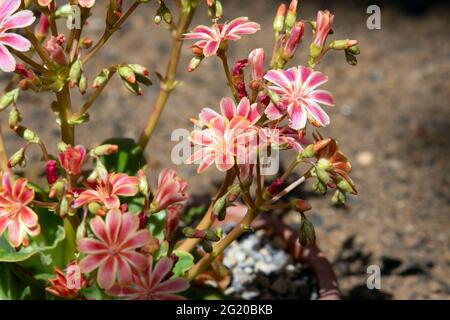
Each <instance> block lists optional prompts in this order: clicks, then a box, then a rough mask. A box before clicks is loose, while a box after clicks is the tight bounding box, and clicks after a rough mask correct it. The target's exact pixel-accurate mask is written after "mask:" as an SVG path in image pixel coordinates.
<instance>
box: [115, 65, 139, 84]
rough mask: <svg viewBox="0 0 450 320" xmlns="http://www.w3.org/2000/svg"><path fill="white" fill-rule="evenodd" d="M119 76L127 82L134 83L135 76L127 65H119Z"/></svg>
mask: <svg viewBox="0 0 450 320" xmlns="http://www.w3.org/2000/svg"><path fill="white" fill-rule="evenodd" d="M118 72H119V75H120V77H121V78H122V79H123V80H125V81H127V82H128V83H136V76H135V75H134V72H133V69H131V68H130V67H128V66H121V67H119V69H118Z"/></svg>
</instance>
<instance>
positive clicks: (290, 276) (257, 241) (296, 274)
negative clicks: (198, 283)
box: [223, 232, 312, 300]
mask: <svg viewBox="0 0 450 320" xmlns="http://www.w3.org/2000/svg"><path fill="white" fill-rule="evenodd" d="M280 247H281V246H278V245H275V244H273V243H272V239H269V238H268V237H267V236H266V235H265V234H264V233H263V232H256V233H253V234H249V235H247V236H246V237H244V238H243V239H241V240H239V241H237V242H233V243H232V244H231V245H230V246H229V247H228V248H227V249H226V250H225V253H224V260H223V262H224V264H225V266H227V267H228V268H230V270H231V272H232V281H231V286H230V288H231V289H230V288H228V289H227V290H225V292H224V293H225V294H226V295H228V296H232V297H234V298H242V299H247V300H248V299H260V298H262V297H263V296H264V297H266V299H267V298H269V299H275V298H287V299H298V298H299V294H300V295H301V297H302V298H303V299H305V298H306V299H307V298H309V297H310V291H311V288H312V287H311V285H310V284H309V282H308V281H306V280H305V279H306V278H308V277H310V275H309V274H308V275H305V274H304V273H303V271H304V270H306V268H302V265H301V264H298V265H294V264H293V263H292V260H291V258H290V256H289V255H288V254H286V253H285V252H284V250H283V249H282V248H280ZM299 280H300V281H299Z"/></svg>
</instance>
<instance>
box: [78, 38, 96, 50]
mask: <svg viewBox="0 0 450 320" xmlns="http://www.w3.org/2000/svg"><path fill="white" fill-rule="evenodd" d="M93 43H94V41H93V40H92V39H91V38H89V37H82V38H81V40H80V47H81V48H83V49H89V48H90V47H91V46H92V44H93Z"/></svg>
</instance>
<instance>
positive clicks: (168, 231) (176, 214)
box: [164, 205, 182, 241]
mask: <svg viewBox="0 0 450 320" xmlns="http://www.w3.org/2000/svg"><path fill="white" fill-rule="evenodd" d="M181 212H182V209H181V206H178V205H173V206H170V207H168V208H167V209H166V221H165V223H164V238H165V239H166V240H169V241H171V240H173V239H174V237H175V231H176V229H177V227H178V223H179V222H180V216H181Z"/></svg>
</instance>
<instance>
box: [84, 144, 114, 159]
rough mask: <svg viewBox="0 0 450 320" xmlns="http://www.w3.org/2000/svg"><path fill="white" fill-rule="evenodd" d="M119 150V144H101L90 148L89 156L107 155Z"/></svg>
mask: <svg viewBox="0 0 450 320" xmlns="http://www.w3.org/2000/svg"><path fill="white" fill-rule="evenodd" d="M117 150H119V146H118V145H116V144H102V145H100V146H98V147H95V148H94V149H92V150H91V152H90V154H91V156H97V157H100V156H109V155H111V154H113V153H115V152H117Z"/></svg>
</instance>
